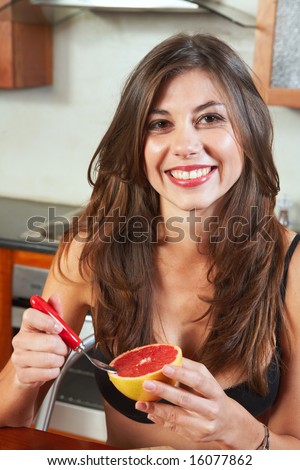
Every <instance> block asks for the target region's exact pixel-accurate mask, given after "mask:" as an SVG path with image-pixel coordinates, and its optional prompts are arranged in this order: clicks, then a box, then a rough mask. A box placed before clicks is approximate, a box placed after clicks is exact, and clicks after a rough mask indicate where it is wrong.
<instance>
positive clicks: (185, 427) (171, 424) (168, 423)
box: [136, 402, 214, 441]
mask: <svg viewBox="0 0 300 470" xmlns="http://www.w3.org/2000/svg"><path fill="white" fill-rule="evenodd" d="M142 404H143V402H137V403H136V408H137V409H138V410H140V411H145V409H141V408H143V407H142V406H141V405H142ZM145 405H146V407H148V414H147V418H148V419H150V421H152V422H153V423H155V424H158V425H160V426H163V427H164V428H167V429H169V430H171V431H173V432H176V433H177V434H180V435H181V436H183V437H185V438H187V439H190V440H193V441H200V440H201V441H205V440H206V439H207V438H209V439H211V436H212V433H213V432H214V426H212V423H211V421H209V420H207V419H206V418H203V417H202V416H201V415H198V414H195V413H191V412H189V411H187V410H184V409H182V408H179V407H176V406H172V405H167V404H162V403H159V402H158V403H154V402H148V403H145Z"/></svg>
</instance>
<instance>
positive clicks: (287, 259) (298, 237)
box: [280, 233, 300, 300]
mask: <svg viewBox="0 0 300 470" xmlns="http://www.w3.org/2000/svg"><path fill="white" fill-rule="evenodd" d="M299 242H300V234H299V233H297V235H295V237H294V238H293V240H292V243H291V244H290V246H289V248H288V250H287V252H286V255H285V259H284V270H283V276H282V282H281V288H280V290H281V295H282V299H283V300H284V298H285V290H286V281H287V275H288V270H289V264H290V261H291V258H292V256H293V254H294V251H295V249H296V246H297V245H298V243H299Z"/></svg>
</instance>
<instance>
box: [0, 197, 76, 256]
mask: <svg viewBox="0 0 300 470" xmlns="http://www.w3.org/2000/svg"><path fill="white" fill-rule="evenodd" d="M79 212H80V207H78V206H75V205H74V206H72V205H64V204H55V203H53V204H52V203H48V202H37V201H29V200H22V199H13V198H6V197H0V248H10V249H18V250H26V251H35V252H41V253H50V254H54V253H55V252H56V250H57V246H58V238H59V236H60V235H61V233H62V232H63V231H64V229H65V226H66V224H68V220H70V219H72V217H73V216H76V214H79ZM49 220H50V221H51V220H54V221H55V225H53V226H52V231H53V227H55V230H54V233H55V235H57V237H56V238H57V239H56V240H54V239H53V238H52V237H50V235H49V234H50V232H49V231H48V232H47V225H48V222H49Z"/></svg>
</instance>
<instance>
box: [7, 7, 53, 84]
mask: <svg viewBox="0 0 300 470" xmlns="http://www.w3.org/2000/svg"><path fill="white" fill-rule="evenodd" d="M51 83H52V27H51V25H49V24H48V23H47V21H46V20H45V18H44V16H43V13H42V10H41V9H40V7H39V6H37V5H31V4H30V0H20V1H19V2H16V3H10V0H0V88H27V87H36V86H43V85H50V84H51Z"/></svg>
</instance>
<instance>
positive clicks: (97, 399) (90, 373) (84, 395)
mask: <svg viewBox="0 0 300 470" xmlns="http://www.w3.org/2000/svg"><path fill="white" fill-rule="evenodd" d="M47 275H48V270H47V269H41V268H35V267H30V266H23V265H17V264H16V265H14V268H13V286H12V291H13V300H12V326H13V330H14V334H16V333H17V331H18V329H19V328H20V325H21V321H22V315H23V312H24V309H25V308H28V307H30V297H31V296H33V295H35V294H39V295H41V293H42V290H43V286H44V284H45V281H46V277H47ZM93 332H94V331H93V325H92V318H91V315H89V314H88V315H87V316H86V319H85V322H84V325H83V328H82V330H81V332H80V335H79V336H80V338H81V339H83V340H84V338H86V337H88V336H90V335H91V334H93ZM49 428H50V429H53V430H57V431H59V432H65V433H71V434H76V433H77V432H78V435H80V436H84V437H87V438H89V439H96V440H100V441H105V440H106V436H107V432H106V423H105V414H104V410H103V402H102V397H101V394H100V392H99V390H98V387H97V385H96V382H95V379H94V366H93V365H92V364H91V363H90V362H89V361H87V360H86V358H85V357H79V359H78V361H76V362H75V363H74V364H73V365H72V367H71V368H70V369H69V371H68V372H67V373H66V375H65V377H64V380H63V381H62V383H61V386H60V388H59V391H58V395H57V398H56V402H55V406H54V410H53V413H52V417H51V422H50V426H49ZM77 430H78V431H77Z"/></svg>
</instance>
